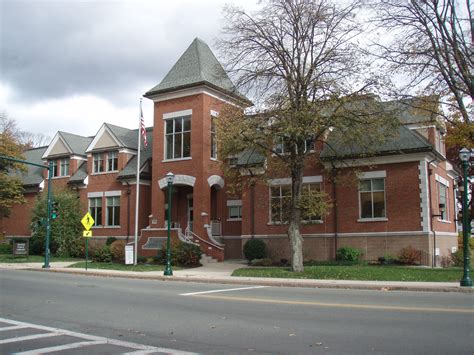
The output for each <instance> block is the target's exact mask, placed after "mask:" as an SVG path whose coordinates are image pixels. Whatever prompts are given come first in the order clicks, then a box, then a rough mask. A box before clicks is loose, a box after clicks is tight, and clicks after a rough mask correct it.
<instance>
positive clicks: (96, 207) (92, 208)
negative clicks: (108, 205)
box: [89, 197, 102, 227]
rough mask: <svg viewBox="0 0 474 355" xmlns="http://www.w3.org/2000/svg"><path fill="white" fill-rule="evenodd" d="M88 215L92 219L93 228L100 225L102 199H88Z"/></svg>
mask: <svg viewBox="0 0 474 355" xmlns="http://www.w3.org/2000/svg"><path fill="white" fill-rule="evenodd" d="M89 213H90V214H91V216H92V218H93V219H94V227H97V226H101V225H102V197H92V198H89Z"/></svg>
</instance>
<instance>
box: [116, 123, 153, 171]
mask: <svg viewBox="0 0 474 355" xmlns="http://www.w3.org/2000/svg"><path fill="white" fill-rule="evenodd" d="M133 134H134V137H135V141H136V137H137V135H138V130H134V131H133ZM146 141H147V146H146V148H144V149H143V145H142V151H141V153H140V168H141V167H143V165H144V164H145V163H146V161H147V160H149V159H151V156H152V153H153V128H151V127H150V128H147V129H146ZM136 175H137V156H136V155H135V156H134V157H132V158H131V159H130V160H129V161H128V163H127V165H126V166H125V168H123V169H122V170H121V171H120V172H119V173H118V179H126V178H133V177H136ZM140 175H142V174H140Z"/></svg>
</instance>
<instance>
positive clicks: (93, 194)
mask: <svg viewBox="0 0 474 355" xmlns="http://www.w3.org/2000/svg"><path fill="white" fill-rule="evenodd" d="M102 196H104V192H103V191H99V192H88V193H87V198H94V197H102Z"/></svg>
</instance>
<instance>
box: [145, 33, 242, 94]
mask: <svg viewBox="0 0 474 355" xmlns="http://www.w3.org/2000/svg"><path fill="white" fill-rule="evenodd" d="M199 85H207V86H210V87H212V88H214V89H216V90H219V91H221V92H224V93H225V94H227V95H230V96H232V97H234V98H236V99H237V100H239V101H244V102H246V103H250V101H249V100H248V99H247V98H245V96H243V95H242V94H240V93H239V92H238V90H237V89H236V87H235V85H234V84H233V83H232V81H231V80H230V78H229V77H228V75H227V73H226V72H225V70H224V68H223V67H222V65H221V63H219V61H218V60H217V58H216V57H215V56H214V54H213V53H212V51H211V49H210V48H209V46H208V45H207V44H206V43H205V42H203V41H202V40H201V39H199V38H195V39H194V41H193V42H192V43H191V45H190V46H189V47H188V49H186V51H185V52H184V53H183V54H182V55H181V57H180V58H179V59H178V61H177V62H176V63H175V64H174V65H173V67H172V68H171V70H170V71H169V72H168V74H166V76H165V77H164V78H163V80H162V81H161V82H160V83H159V84H158V85H156V86H155V87H153V88H152V89H150V90H148V92H147V93H146V94H145V97H149V96H152V95H156V94H161V93H166V92H170V91H175V90H179V89H184V88H188V87H193V86H199Z"/></svg>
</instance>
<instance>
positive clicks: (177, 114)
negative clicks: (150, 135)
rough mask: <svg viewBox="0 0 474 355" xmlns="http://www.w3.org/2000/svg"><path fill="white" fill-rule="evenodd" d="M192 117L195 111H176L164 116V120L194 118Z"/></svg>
mask: <svg viewBox="0 0 474 355" xmlns="http://www.w3.org/2000/svg"><path fill="white" fill-rule="evenodd" d="M192 115H193V110H192V109H188V110H181V111H175V112H168V113H164V114H163V120H169V119H172V118H176V117H182V116H192Z"/></svg>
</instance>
